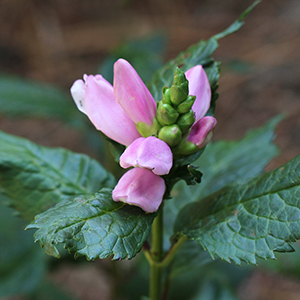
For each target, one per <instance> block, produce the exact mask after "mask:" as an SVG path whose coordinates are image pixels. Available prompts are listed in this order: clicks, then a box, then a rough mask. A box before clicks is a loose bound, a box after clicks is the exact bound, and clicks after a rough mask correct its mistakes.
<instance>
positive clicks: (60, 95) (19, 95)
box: [0, 75, 85, 125]
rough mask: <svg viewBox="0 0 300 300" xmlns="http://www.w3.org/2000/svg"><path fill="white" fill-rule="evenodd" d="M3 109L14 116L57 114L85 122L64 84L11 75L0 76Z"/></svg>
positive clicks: (70, 120)
mask: <svg viewBox="0 0 300 300" xmlns="http://www.w3.org/2000/svg"><path fill="white" fill-rule="evenodd" d="M0 111H1V113H2V114H5V115H7V116H11V117H15V116H18V117H23V116H26V117H38V118H57V119H60V120H62V121H66V122H69V123H72V124H74V123H75V122H76V124H79V123H80V125H84V124H85V122H84V121H83V118H82V117H81V115H80V114H79V113H78V112H77V110H76V106H75V105H73V103H72V100H71V97H70V95H67V94H66V93H65V92H64V91H63V90H61V89H60V88H58V87H56V86H52V85H50V84H45V83H41V82H35V81H30V80H25V79H22V78H18V77H13V76H8V75H1V76H0Z"/></svg>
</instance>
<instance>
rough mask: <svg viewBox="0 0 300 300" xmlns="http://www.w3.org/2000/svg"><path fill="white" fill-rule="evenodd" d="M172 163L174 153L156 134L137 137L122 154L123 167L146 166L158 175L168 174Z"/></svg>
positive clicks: (121, 162) (121, 163)
mask: <svg viewBox="0 0 300 300" xmlns="http://www.w3.org/2000/svg"><path fill="white" fill-rule="evenodd" d="M172 164H173V154H172V151H171V149H170V147H169V146H168V144H167V143H165V142H164V141H162V140H160V139H158V138H156V137H154V136H149V137H147V138H144V137H140V138H138V139H136V140H135V141H134V142H133V143H132V144H130V145H129V146H128V147H127V148H126V150H125V151H124V152H123V154H122V155H121V156H120V165H121V167H122V168H124V169H126V168H129V167H141V168H146V169H150V170H151V171H152V172H153V173H154V174H156V175H165V174H168V173H169V172H170V170H171V168H172Z"/></svg>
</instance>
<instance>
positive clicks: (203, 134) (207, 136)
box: [187, 116, 217, 149]
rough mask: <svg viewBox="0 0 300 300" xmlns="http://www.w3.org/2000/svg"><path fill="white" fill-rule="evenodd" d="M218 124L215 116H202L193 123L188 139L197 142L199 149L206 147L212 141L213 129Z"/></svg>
mask: <svg viewBox="0 0 300 300" xmlns="http://www.w3.org/2000/svg"><path fill="white" fill-rule="evenodd" d="M216 124H217V120H216V119H215V118H214V117H211V116H206V117H203V118H201V119H200V120H199V121H198V122H196V123H195V124H194V125H193V127H192V129H191V132H190V134H189V136H188V138H187V140H188V141H189V142H192V143H193V144H195V145H196V146H197V147H198V148H199V149H202V148H204V147H205V146H206V145H207V144H208V143H209V142H210V140H211V137H212V130H213V128H214V127H215V126H216Z"/></svg>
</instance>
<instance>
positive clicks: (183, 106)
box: [176, 95, 196, 114]
mask: <svg viewBox="0 0 300 300" xmlns="http://www.w3.org/2000/svg"><path fill="white" fill-rule="evenodd" d="M195 100H196V96H192V95H189V96H188V97H187V98H186V100H184V101H183V102H181V103H180V104H179V105H178V106H177V108H176V110H177V112H179V113H180V114H185V113H187V112H189V111H190V109H191V108H192V106H193V104H194V102H195Z"/></svg>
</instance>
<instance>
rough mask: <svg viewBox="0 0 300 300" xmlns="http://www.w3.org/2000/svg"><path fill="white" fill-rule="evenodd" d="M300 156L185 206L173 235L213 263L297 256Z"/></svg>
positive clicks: (299, 213)
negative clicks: (195, 243)
mask: <svg viewBox="0 0 300 300" xmlns="http://www.w3.org/2000/svg"><path fill="white" fill-rule="evenodd" d="M299 174H300V156H297V157H296V158H294V159H293V160H292V161H290V162H288V163H287V164H285V165H283V166H282V167H280V168H278V169H276V170H274V171H272V172H268V173H266V174H263V175H261V176H259V177H256V178H254V179H252V180H250V181H245V182H244V183H240V184H233V185H231V186H228V187H225V188H223V189H222V190H220V191H218V192H216V193H215V194H212V195H211V196H208V197H206V198H205V199H203V200H199V201H197V202H195V203H191V204H188V205H186V206H185V207H184V208H183V209H182V210H181V211H180V213H179V215H178V217H177V220H176V223H175V226H174V230H175V232H177V233H178V234H180V235H186V236H187V237H188V238H190V239H193V240H197V241H198V242H199V243H200V244H201V245H202V246H203V248H204V249H206V250H208V251H209V253H210V254H211V255H212V256H213V257H214V256H215V255H217V256H219V257H220V258H221V259H224V260H226V261H230V260H233V261H234V262H235V263H237V264H240V263H241V261H245V262H247V263H251V264H256V257H260V258H262V259H267V258H273V259H274V258H275V255H274V251H279V252H290V251H293V248H292V246H291V245H290V244H291V242H295V241H296V240H297V239H299V238H300V229H299V228H300V221H299V220H300V202H299V196H300V175H299Z"/></svg>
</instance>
